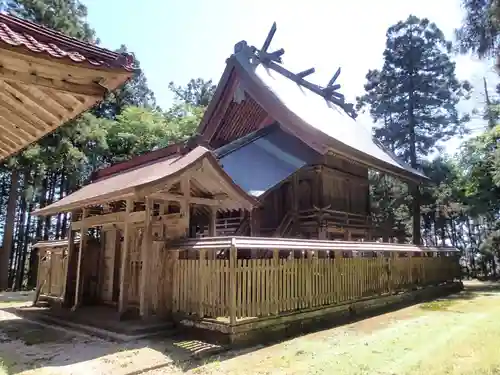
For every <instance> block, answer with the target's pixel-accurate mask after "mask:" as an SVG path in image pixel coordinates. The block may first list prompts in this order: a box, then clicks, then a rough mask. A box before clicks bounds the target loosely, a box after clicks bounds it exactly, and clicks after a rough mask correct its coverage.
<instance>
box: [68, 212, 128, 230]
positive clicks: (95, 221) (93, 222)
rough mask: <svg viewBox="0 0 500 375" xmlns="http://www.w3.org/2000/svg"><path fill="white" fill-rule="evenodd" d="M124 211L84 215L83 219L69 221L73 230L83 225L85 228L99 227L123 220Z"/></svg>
mask: <svg viewBox="0 0 500 375" xmlns="http://www.w3.org/2000/svg"><path fill="white" fill-rule="evenodd" d="M126 215H127V214H126V212H113V213H111V214H105V215H96V216H90V217H86V218H85V219H84V220H78V221H74V222H72V223H71V227H72V228H73V230H78V229H81V228H82V227H83V225H85V226H86V227H87V228H92V227H99V226H102V225H104V224H114V223H116V222H124V221H125V218H126Z"/></svg>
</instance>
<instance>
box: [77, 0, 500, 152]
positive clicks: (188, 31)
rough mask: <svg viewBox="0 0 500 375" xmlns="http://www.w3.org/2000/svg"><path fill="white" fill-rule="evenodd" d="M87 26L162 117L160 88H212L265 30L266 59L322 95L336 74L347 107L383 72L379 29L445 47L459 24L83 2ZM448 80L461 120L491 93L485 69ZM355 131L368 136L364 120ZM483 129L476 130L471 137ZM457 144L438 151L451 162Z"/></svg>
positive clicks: (409, 5)
mask: <svg viewBox="0 0 500 375" xmlns="http://www.w3.org/2000/svg"><path fill="white" fill-rule="evenodd" d="M82 2H83V3H84V4H85V5H86V6H87V7H88V21H89V23H90V25H91V26H92V27H93V28H94V29H95V30H96V32H97V36H98V37H99V39H100V40H101V45H102V46H103V47H106V48H110V49H116V48H118V47H119V46H120V45H121V44H125V45H126V46H127V48H128V49H129V50H130V51H133V52H134V53H135V54H136V57H137V58H138V59H139V60H140V64H141V68H142V69H143V71H144V73H145V74H146V77H147V79H148V84H149V87H150V88H151V89H152V90H153V91H154V93H155V96H156V99H157V102H158V104H159V105H160V106H161V107H162V108H168V107H169V106H170V105H171V104H172V103H173V97H172V94H171V93H170V91H169V90H168V84H169V82H171V81H174V82H175V83H176V84H180V85H183V84H185V83H187V82H188V81H189V80H190V79H191V78H197V77H201V78H204V79H212V80H213V81H214V83H217V82H218V80H219V78H220V76H221V74H222V72H223V70H224V67H225V61H226V59H227V58H228V57H229V56H230V55H231V53H232V52H233V47H234V45H235V44H236V43H237V42H239V41H240V40H246V41H247V42H248V43H249V44H251V45H255V46H257V47H260V46H261V45H262V43H263V42H264V39H265V37H266V35H267V33H268V31H269V29H270V27H271V25H272V23H273V22H274V21H276V23H277V26H278V30H277V32H276V34H275V37H274V39H273V41H272V43H271V47H270V50H275V49H279V48H284V50H285V54H284V56H283V62H284V65H285V66H286V67H287V68H288V69H290V70H292V71H301V70H305V69H308V68H310V67H314V68H315V69H316V73H314V74H313V75H311V76H309V77H308V79H309V80H311V81H313V82H314V83H318V84H322V85H326V83H327V82H328V81H329V79H330V77H331V76H332V75H333V73H334V72H335V71H336V70H337V68H338V67H339V66H340V67H341V68H342V73H341V75H340V77H339V79H338V81H337V82H338V83H340V84H341V85H342V89H341V90H340V92H342V93H343V94H344V95H346V98H347V100H350V101H354V99H355V98H356V96H358V95H361V94H363V92H364V89H363V85H364V83H365V75H366V73H367V72H368V70H369V69H376V68H380V67H381V66H382V63H383V60H382V53H383V50H384V47H385V34H386V31H387V28H388V27H390V26H391V25H393V24H395V23H396V22H398V21H400V20H404V19H406V18H407V17H408V15H410V14H414V15H416V16H418V17H421V18H422V17H427V18H429V20H430V21H432V22H435V23H436V24H437V25H438V26H439V27H440V28H441V30H442V31H443V32H444V34H445V36H446V37H447V38H448V39H450V40H451V39H452V38H453V35H454V29H455V28H456V27H458V26H459V25H460V23H461V20H462V17H463V13H462V9H461V8H460V0H418V1H415V0H378V1H372V0H348V1H338V0H322V1H321V0H307V1H304V0H301V1H295V0H288V1H273V0H252V1H246V0H211V1H206V0H205V1H202V0H184V1H174V0H141V1H137V0H83V1H82ZM455 60H456V62H457V75H458V77H459V78H460V79H467V80H469V81H470V82H471V83H472V84H473V85H474V86H475V88H477V91H476V92H475V93H474V95H473V98H472V99H471V102H469V103H466V104H463V105H461V108H462V109H463V110H464V111H465V110H468V109H469V108H472V107H473V106H474V104H477V103H478V102H479V103H481V102H483V101H484V98H483V95H482V93H481V92H480V90H481V87H482V78H483V76H486V77H487V79H488V83H489V85H490V86H491V87H494V86H495V85H496V83H497V81H498V75H497V74H496V73H495V72H494V71H493V69H492V68H491V66H492V64H491V62H481V61H478V60H477V59H474V58H471V57H470V56H459V57H457V58H456V59H455ZM359 121H362V122H363V124H365V126H367V127H370V126H371V121H370V119H369V117H368V116H367V115H361V116H360V118H359ZM482 125H483V124H482V123H481V122H478V121H477V120H476V121H475V122H473V123H471V124H470V125H469V126H470V127H471V128H473V129H477V128H479V127H481V126H482ZM459 143H460V140H457V139H455V140H452V141H449V142H447V144H446V150H447V151H448V152H453V151H454V150H455V149H456V147H457V146H458V145H459Z"/></svg>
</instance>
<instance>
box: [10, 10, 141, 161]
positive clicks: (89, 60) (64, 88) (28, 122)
mask: <svg viewBox="0 0 500 375" xmlns="http://www.w3.org/2000/svg"><path fill="white" fill-rule="evenodd" d="M133 63H134V61H133V59H132V57H131V56H129V55H123V54H119V53H115V52H111V51H108V50H105V49H103V48H99V47H97V46H95V45H91V44H88V43H83V42H81V41H79V40H77V39H75V38H70V37H67V36H65V35H64V34H62V33H59V32H56V31H53V30H50V29H48V28H46V27H42V26H40V25H37V24H35V23H33V22H29V21H25V20H23V19H20V18H18V17H15V16H12V15H10V14H6V13H0V68H1V69H0V86H1V87H0V116H1V117H2V121H0V160H2V159H4V158H7V157H9V156H11V155H13V154H15V153H17V152H18V151H20V150H22V149H23V148H24V147H26V146H27V145H29V144H30V143H32V142H35V141H36V140H38V139H40V138H42V137H43V136H45V135H47V134H48V133H51V132H52V131H54V130H55V129H56V128H58V127H59V126H60V125H62V124H64V123H65V122H67V121H68V120H70V119H72V118H74V117H75V116H77V115H79V114H80V113H82V112H83V111H85V110H87V109H88V108H90V107H92V106H93V105H94V104H96V103H97V102H99V101H101V100H102V99H103V98H104V96H105V94H106V93H107V92H109V91H111V90H114V89H116V88H117V87H118V86H121V85H122V84H123V83H124V82H125V81H126V80H127V79H129V78H130V77H131V76H132V74H133V72H134V69H133Z"/></svg>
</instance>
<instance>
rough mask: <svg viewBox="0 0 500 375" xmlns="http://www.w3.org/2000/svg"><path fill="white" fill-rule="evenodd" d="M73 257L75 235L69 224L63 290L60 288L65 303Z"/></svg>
mask: <svg viewBox="0 0 500 375" xmlns="http://www.w3.org/2000/svg"><path fill="white" fill-rule="evenodd" d="M74 257H75V235H74V232H73V230H72V229H71V224H70V226H69V232H68V258H67V260H66V269H65V270H64V285H63V290H62V296H61V298H62V301H63V304H64V305H66V303H67V302H68V301H67V294H68V284H69V283H70V282H71V277H70V274H71V269H70V267H71V265H72V264H73V261H72V260H73V259H74Z"/></svg>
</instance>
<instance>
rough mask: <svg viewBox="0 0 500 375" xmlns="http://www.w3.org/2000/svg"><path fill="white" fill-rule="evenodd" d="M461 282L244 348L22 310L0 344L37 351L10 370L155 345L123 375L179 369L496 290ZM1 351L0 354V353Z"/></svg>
mask: <svg viewBox="0 0 500 375" xmlns="http://www.w3.org/2000/svg"><path fill="white" fill-rule="evenodd" d="M464 285H465V289H464V290H463V291H461V292H459V293H455V294H452V295H449V296H446V297H442V298H434V299H431V298H429V299H423V298H420V299H414V300H408V301H405V302H400V303H396V304H392V305H387V306H383V307H379V308H376V309H373V310H370V311H360V312H355V311H349V312H348V313H347V314H345V315H343V316H339V317H336V318H334V319H329V320H322V321H314V322H311V323H308V324H303V323H304V322H300V321H299V322H297V324H295V325H290V326H287V328H286V329H285V331H284V332H283V331H282V332H280V333H279V334H273V333H272V332H267V331H266V332H263V333H262V334H261V335H259V342H258V343H256V344H253V346H249V345H247V346H246V347H242V346H240V347H237V346H232V347H231V348H229V347H228V346H226V345H223V344H221V343H220V341H217V336H216V335H215V334H214V332H209V333H208V336H200V332H183V333H182V334H177V335H174V336H169V337H158V338H155V339H149V340H139V341H132V342H126V343H123V342H116V341H112V340H102V339H98V338H95V337H89V336H81V335H80V336H79V335H78V334H77V333H74V332H72V331H71V330H67V329H56V328H55V326H47V325H46V324H38V323H35V322H34V321H36V317H35V316H26V315H23V317H25V318H26V319H10V320H3V321H0V345H1V344H2V342H4V343H6V342H9V341H12V340H14V341H21V342H22V343H23V344H24V345H25V346H29V347H31V349H33V350H34V351H35V352H38V353H39V354H40V355H38V356H35V358H20V361H19V362H20V363H14V364H9V370H10V371H9V373H10V374H16V373H18V372H22V371H26V370H30V369H33V368H38V367H43V366H53V367H59V366H67V365H70V364H75V363H79V362H84V361H89V360H93V359H98V358H103V357H106V356H109V355H112V354H115V353H118V352H122V351H134V350H138V349H141V348H145V347H148V348H151V349H153V350H156V351H158V352H160V353H162V354H164V355H165V356H168V358H169V359H168V360H167V359H166V360H165V362H162V363H160V364H155V365H149V364H148V363H145V364H144V367H143V368H140V369H138V370H134V371H130V372H128V373H126V375H138V374H141V373H144V372H147V371H154V370H159V369H162V368H167V367H177V368H179V369H180V370H182V371H188V370H192V369H195V368H198V367H200V366H203V365H206V364H208V363H212V362H222V361H225V360H229V359H231V358H234V357H238V356H240V355H242V354H246V353H250V352H252V351H255V350H259V349H261V348H263V347H265V346H270V345H274V344H277V343H280V342H283V341H286V340H287V339H290V338H295V337H300V336H302V335H306V334H309V333H314V332H318V331H321V330H324V329H331V328H334V327H338V326H342V325H346V324H352V323H355V322H357V321H360V320H363V319H366V318H369V317H373V316H377V315H381V314H386V313H390V312H393V311H397V310H400V309H402V308H405V307H408V306H411V305H415V304H416V303H422V305H421V306H425V307H423V308H424V309H425V308H427V309H428V310H441V309H446V308H447V307H449V306H450V305H451V304H452V303H453V301H459V300H469V299H473V298H476V297H480V296H488V295H500V283H492V282H477V281H474V282H465V283H464ZM4 311H7V312H10V313H13V314H16V315H19V310H18V309H16V308H6V309H4ZM54 344H55V346H54ZM56 347H57V348H58V349H53V351H52V352H51V351H50V349H47V348H56ZM228 349H231V350H228ZM54 350H55V351H54ZM47 351H49V352H47ZM2 355H4V356H5V354H4V353H2ZM131 370H132V369H131ZM121 371H123V370H121Z"/></svg>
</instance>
